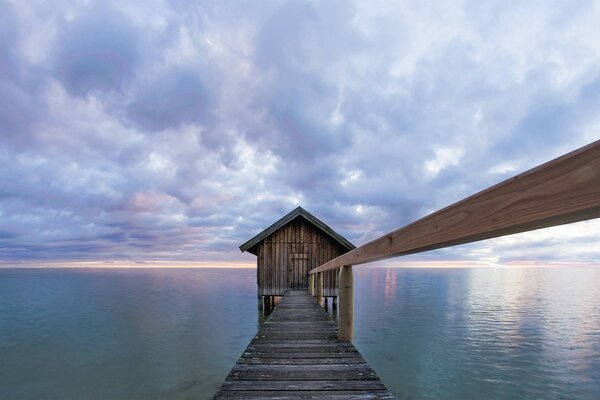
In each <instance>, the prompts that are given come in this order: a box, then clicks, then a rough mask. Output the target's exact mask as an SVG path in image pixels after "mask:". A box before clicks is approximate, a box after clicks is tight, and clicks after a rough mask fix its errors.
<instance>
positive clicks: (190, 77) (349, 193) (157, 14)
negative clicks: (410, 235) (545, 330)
mask: <svg viewBox="0 0 600 400" xmlns="http://www.w3.org/2000/svg"><path fill="white" fill-rule="evenodd" d="M599 17H600V10H599V9H598V7H597V6H596V5H595V4H592V3H591V2H586V1H582V2H571V3H569V4H554V5H550V4H547V3H546V2H541V1H540V2H537V1H534V2H529V3H523V4H518V5H514V4H506V3H504V2H486V3H477V2H475V3H473V2H466V3H464V2H446V3H444V5H440V4H439V2H429V1H424V2H419V4H408V3H398V2H392V1H387V0H380V1H376V2H375V3H369V4H368V5H366V4H364V3H361V2H344V3H341V2H330V3H319V2H303V1H292V2H284V3H281V2H262V3H261V4H258V3H253V2H225V3H224V2H187V1H172V2H161V1H153V2H150V3H148V2H136V1H134V2H127V3H122V2H121V3H119V2H91V3H90V2H83V3H79V2H67V1H64V2H63V1H58V2H54V3H52V6H48V5H44V4H35V3H26V2H16V3H14V2H13V3H7V2H4V3H0V33H1V35H0V180H1V182H2V185H0V224H1V225H0V226H2V229H1V232H0V242H1V246H0V259H5V260H20V259H31V260H36V259H40V260H41V259H52V260H59V259H70V260H90V259H102V260H108V259H135V260H146V259H160V260H174V259H177V260H199V259H201V260H237V259H240V258H241V259H244V260H246V259H247V260H252V257H250V256H247V255H241V254H240V253H239V252H238V250H237V246H238V245H239V244H240V243H242V242H244V241H245V240H247V239H248V238H249V237H251V236H253V235H254V234H256V233H257V232H259V231H261V230H262V229H264V228H265V227H267V226H268V225H270V224H271V223H272V222H273V221H275V220H276V219H278V218H279V217H281V216H282V215H284V214H285V213H287V212H289V211H290V210H291V209H293V208H294V207H296V206H297V205H302V206H304V207H305V208H307V209H308V210H309V211H311V212H313V213H314V214H315V215H317V216H318V217H319V218H321V219H323V220H324V221H325V222H327V223H328V224H330V225H331V226H332V227H333V228H334V229H336V230H337V231H339V232H340V233H341V234H343V235H344V236H346V237H348V238H349V239H350V240H352V241H353V242H355V243H356V244H358V245H360V244H362V243H365V242H366V241H369V240H372V239H374V238H376V237H378V236H380V235H382V234H384V233H386V232H389V231H391V230H393V229H396V228H398V227H401V226H403V225H405V224H407V223H410V222H412V221H414V220H416V219H418V218H420V217H422V216H424V215H426V214H428V213H430V212H433V211H436V210H438V209H439V208H441V207H444V206H447V205H449V204H451V203H453V202H455V201H458V200H460V199H462V198H464V197H466V196H468V195H470V194H473V193H475V192H477V191H479V190H482V189H484V188H486V187H488V186H490V185H492V184H495V183H497V182H499V181H501V180H503V179H505V178H508V177H509V176H511V175H513V174H516V173H519V172H521V171H523V170H526V169H528V168H531V167H534V166H535V165H537V164H539V163H542V162H544V161H547V160H549V159H552V158H554V157H557V156H559V155H561V154H563V153H565V152H568V151H570V150H573V149H575V148H577V147H580V146H582V145H585V144H587V143H589V142H591V141H594V140H597V139H598V138H599V137H600V117H599V116H598V115H597V112H596V110H597V109H598V105H599V99H600V84H599V83H598V82H599V77H600V45H598V41H597V38H598V37H599V36H600V25H598V24H597V23H596V21H597V20H598V18H599ZM597 222H598V221H591V222H589V223H587V224H586V225H585V227H586V228H585V229H582V230H575V231H574V230H572V229H569V228H564V227H563V228H560V227H559V228H556V229H555V230H550V231H547V232H546V231H544V232H546V233H544V234H543V235H537V234H536V233H531V234H522V235H518V236H515V237H512V238H513V239H510V240H504V239H498V241H487V242H483V243H475V244H469V245H465V246H460V247H458V248H453V249H445V250H439V251H436V252H432V253H427V254H424V255H422V256H421V257H423V258H424V259H461V258H466V259H470V260H480V259H492V258H493V259H497V260H501V261H510V260H519V261H523V259H527V258H528V257H529V258H530V259H536V260H556V259H560V260H562V261H569V260H573V259H576V260H579V261H586V260H596V261H597V260H600V253H598V251H597V250H595V248H594V246H593V245H592V243H593V240H595V238H597V227H596V226H597V225H598V223H597ZM557 249H560V250H557Z"/></svg>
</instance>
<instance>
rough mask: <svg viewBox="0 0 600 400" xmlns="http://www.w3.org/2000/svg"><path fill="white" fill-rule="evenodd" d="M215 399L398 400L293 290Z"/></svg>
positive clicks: (324, 315) (314, 305)
mask: <svg viewBox="0 0 600 400" xmlns="http://www.w3.org/2000/svg"><path fill="white" fill-rule="evenodd" d="M214 398H215V399H219V400H220V399H258V398H260V399H299V398H302V399H393V398H394V396H393V395H392V394H391V393H390V392H389V391H388V390H387V388H386V387H385V386H384V384H383V383H382V382H381V380H380V379H379V377H378V376H377V375H376V374H375V372H374V371H373V370H372V369H371V367H370V366H369V365H368V364H367V363H366V362H365V360H364V359H363V358H362V356H361V355H360V353H359V352H358V351H357V350H356V348H355V347H354V345H352V343H349V342H342V341H339V340H338V330H337V325H336V324H335V322H333V321H332V320H331V319H330V317H329V315H328V314H327V313H326V312H325V311H324V310H323V309H322V308H321V307H320V306H319V304H317V302H316V301H315V299H314V297H312V296H310V295H309V293H308V292H307V291H305V290H288V292H287V293H286V295H285V296H284V297H283V298H282V300H281V302H280V303H279V304H278V305H277V306H276V308H275V310H274V311H273V312H272V313H271V315H270V316H269V318H268V319H267V321H266V322H265V323H264V324H263V326H262V327H261V328H260V330H259V331H258V333H257V334H256V336H255V337H254V339H253V340H252V342H250V344H249V345H248V348H246V350H245V351H244V353H243V355H242V357H241V358H240V359H239V360H238V361H237V363H236V364H235V366H234V367H233V369H232V370H231V372H230V373H229V375H228V376H227V378H226V380H225V383H223V385H222V386H221V389H220V390H219V391H218V392H217V394H216V395H215V397H214Z"/></svg>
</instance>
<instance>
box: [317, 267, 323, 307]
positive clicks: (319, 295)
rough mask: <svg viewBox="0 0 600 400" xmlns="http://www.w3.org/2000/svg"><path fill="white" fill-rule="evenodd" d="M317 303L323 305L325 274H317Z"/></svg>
mask: <svg viewBox="0 0 600 400" xmlns="http://www.w3.org/2000/svg"><path fill="white" fill-rule="evenodd" d="M317 303H318V304H319V305H320V306H322V305H323V274H322V273H321V274H317Z"/></svg>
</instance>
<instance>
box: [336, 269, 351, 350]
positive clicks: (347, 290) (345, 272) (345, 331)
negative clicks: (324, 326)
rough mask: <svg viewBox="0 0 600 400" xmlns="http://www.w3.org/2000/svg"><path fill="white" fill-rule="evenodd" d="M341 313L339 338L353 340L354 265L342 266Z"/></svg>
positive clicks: (346, 340)
mask: <svg viewBox="0 0 600 400" xmlns="http://www.w3.org/2000/svg"><path fill="white" fill-rule="evenodd" d="M339 283H340V292H339V294H340V304H339V307H340V313H339V316H340V317H339V318H340V319H339V323H338V328H339V332H338V339H339V340H341V341H342V342H351V341H352V338H353V337H354V278H353V276H352V265H344V266H343V267H342V268H340V279H339Z"/></svg>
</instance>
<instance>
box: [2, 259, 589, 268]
mask: <svg viewBox="0 0 600 400" xmlns="http://www.w3.org/2000/svg"><path fill="white" fill-rule="evenodd" d="M355 267H360V268H410V269H417V268H420V269H435V268H438V269H439V268H447V269H461V268H462V269H464V268H560V267H600V261H573V262H567V261H540V260H536V261H531V260H524V261H509V262H504V263H502V262H489V261H468V260H464V261H461V260H448V261H443V260H440V261H432V260H429V261H414V260H413V261H408V260H403V261H397V260H393V261H392V260H385V261H380V262H375V263H368V264H359V265H356V266H355ZM15 268H40V269H43V268H48V269H77V268H82V269H83V268H85V269H94V268H96V269H100V268H103V269H106V268H113V269H127V268H139V269H142V268H147V269H152V268H163V269H169V268H173V269H177V268H189V269H203V268H218V269H227V268H231V269H256V262H248V261H164V260H163V261H157V260H150V261H133V260H104V261H102V260H98V261H33V262H32V261H0V269H15Z"/></svg>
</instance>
